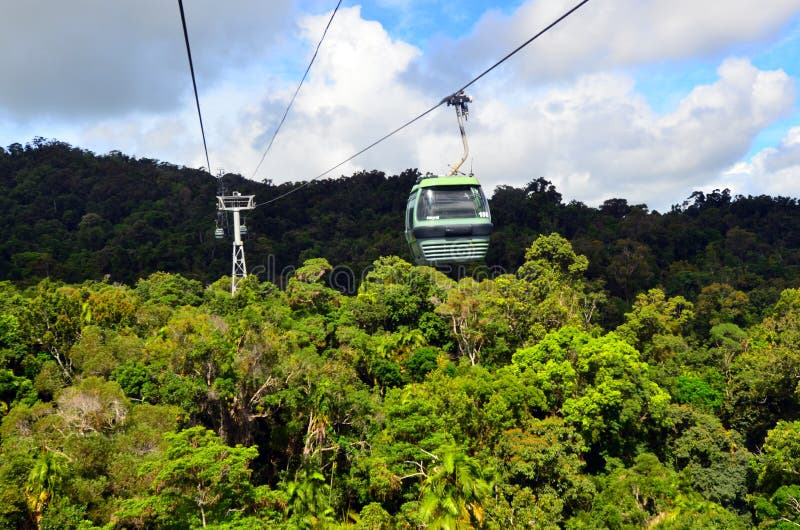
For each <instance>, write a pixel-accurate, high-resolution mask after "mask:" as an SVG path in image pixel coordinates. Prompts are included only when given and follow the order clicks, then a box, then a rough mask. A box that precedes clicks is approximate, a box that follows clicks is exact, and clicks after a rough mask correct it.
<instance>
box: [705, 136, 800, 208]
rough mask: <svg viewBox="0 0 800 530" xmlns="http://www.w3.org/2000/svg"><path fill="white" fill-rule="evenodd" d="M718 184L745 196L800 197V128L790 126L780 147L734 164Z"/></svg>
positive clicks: (769, 148) (718, 186) (762, 151)
mask: <svg viewBox="0 0 800 530" xmlns="http://www.w3.org/2000/svg"><path fill="white" fill-rule="evenodd" d="M716 187H717V188H723V187H728V188H731V191H733V192H734V193H735V194H741V195H759V194H762V193H765V194H768V195H773V196H783V197H786V196H789V197H797V196H800V127H794V128H792V129H790V130H789V131H788V132H787V134H786V136H785V137H784V139H783V141H782V142H781V145H780V146H778V147H768V148H766V149H763V150H761V151H759V152H758V153H757V154H756V155H755V156H753V157H752V159H751V160H750V161H749V162H739V163H737V164H734V165H733V166H732V167H731V168H730V169H729V170H728V171H726V172H725V173H724V174H723V175H722V177H721V179H720V183H719V185H717V186H716Z"/></svg>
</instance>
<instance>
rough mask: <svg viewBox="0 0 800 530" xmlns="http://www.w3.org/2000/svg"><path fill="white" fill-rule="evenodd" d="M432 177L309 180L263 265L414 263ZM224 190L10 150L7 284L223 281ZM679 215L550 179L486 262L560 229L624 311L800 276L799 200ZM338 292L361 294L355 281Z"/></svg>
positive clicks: (501, 229)
mask: <svg viewBox="0 0 800 530" xmlns="http://www.w3.org/2000/svg"><path fill="white" fill-rule="evenodd" d="M418 175H419V173H418V171H416V170H414V169H409V170H407V171H405V172H403V173H402V174H400V175H393V176H386V175H385V174H384V173H382V172H380V171H367V172H359V173H356V174H354V175H352V176H350V177H348V178H339V179H325V180H320V181H315V182H311V183H309V184H308V185H307V186H305V187H303V188H301V189H299V190H298V191H296V192H295V193H292V194H291V195H289V196H287V197H285V198H283V199H281V200H279V201H276V202H274V203H271V204H269V205H267V206H264V207H261V208H258V209H257V210H255V211H254V212H252V213H251V214H250V215H249V216H248V217H247V225H248V228H249V235H248V236H247V240H246V247H245V248H246V256H247V262H248V268H249V270H250V271H253V272H256V273H258V274H259V275H260V277H261V278H262V280H264V279H266V280H273V281H277V280H278V279H279V277H280V273H281V271H286V270H289V269H288V268H290V267H297V266H300V265H301V264H302V262H303V261H304V260H306V259H308V258H313V257H324V258H327V259H328V261H329V262H330V263H331V264H333V265H334V266H335V267H338V268H339V269H338V270H340V271H343V272H347V271H352V273H353V276H354V277H355V279H356V281H357V280H358V277H359V276H360V275H361V274H362V272H363V271H364V270H365V268H366V267H368V266H369V265H370V264H371V263H372V262H373V261H374V260H375V259H377V258H378V257H380V256H386V255H399V256H400V257H402V258H404V259H410V255H409V253H408V250H407V248H406V245H405V241H404V239H403V234H402V230H403V209H404V208H405V202H406V197H407V192H408V191H409V189H410V188H411V186H412V184H413V182H414V180H415V179H416V177H417V176H418ZM223 180H224V182H225V184H226V186H227V188H228V190H231V191H232V190H237V191H239V192H241V193H243V194H255V195H256V200H257V201H266V200H269V199H271V198H273V197H277V196H278V195H280V194H282V193H284V192H286V191H289V190H290V189H293V188H294V187H295V186H297V184H299V183H286V184H281V185H273V184H272V183H270V182H264V183H259V182H254V181H249V180H246V179H244V178H242V177H241V176H238V175H232V174H229V175H226V176H225V177H224V179H223ZM216 192H217V181H216V179H215V178H213V177H211V176H210V175H208V174H207V173H205V172H203V171H200V170H197V169H191V168H185V167H179V166H175V165H172V164H169V163H166V162H160V161H157V160H152V159H146V158H142V159H136V158H132V157H129V156H126V155H124V154H122V153H119V152H112V153H110V154H107V155H96V154H94V153H92V152H89V151H86V150H83V149H80V148H77V147H73V146H70V145H68V144H66V143H63V142H59V141H54V140H43V139H36V140H34V141H33V142H32V143H30V144H27V145H24V146H23V145H21V144H12V145H10V146H8V147H7V148H5V149H3V148H0V222H1V223H2V227H3V236H2V238H0V276H1V277H2V279H9V280H14V281H22V282H29V281H35V280H36V279H38V278H41V277H44V276H50V277H53V278H57V279H63V280H65V281H68V282H80V281H82V280H85V279H102V278H104V277H108V278H109V279H110V280H111V281H119V282H123V283H128V284H131V283H134V282H135V281H136V280H137V279H138V278H141V277H143V276H146V275H148V274H150V273H152V272H154V271H159V270H161V271H167V272H179V273H181V274H183V275H185V276H187V277H190V278H194V279H199V280H202V281H204V282H212V281H214V280H216V279H218V278H219V277H220V276H222V275H225V274H230V241H229V240H227V239H226V240H221V241H220V240H216V239H214V237H213V229H214V219H215V215H216V211H215V198H214V197H215V195H216ZM687 195H688V196H689V198H688V200H687V202H686V203H685V204H682V205H676V206H674V207H673V208H672V210H671V211H670V212H665V213H659V212H651V211H650V210H649V209H648V208H647V206H646V205H631V204H628V202H627V201H626V200H625V199H611V200H608V201H606V202H605V203H604V204H603V205H601V206H600V207H599V208H591V207H588V206H586V205H584V204H582V203H579V202H570V203H568V204H565V203H564V202H563V201H562V197H561V195H560V194H559V193H558V192H557V190H556V189H555V188H554V186H553V185H552V184H551V183H549V182H547V181H546V180H544V179H535V180H532V181H531V183H530V184H528V185H527V186H525V187H522V188H516V187H511V186H501V187H499V188H498V189H497V190H496V191H495V193H494V195H493V197H492V198H491V201H490V203H491V208H492V215H493V220H494V222H495V226H496V230H495V233H494V234H493V236H492V246H491V250H490V253H489V255H488V256H487V260H486V264H487V265H489V266H494V267H495V270H497V271H503V270H505V271H510V272H513V271H515V270H516V268H517V267H518V266H519V265H520V264H521V263H522V262H523V260H524V251H525V249H526V248H527V247H528V246H529V245H530V243H531V241H533V239H534V238H535V237H536V236H537V235H538V234H542V233H549V232H558V233H560V234H562V235H563V236H565V237H567V238H568V239H569V240H570V241H571V242H572V243H573V246H574V248H575V249H576V251H578V252H580V253H583V254H585V255H586V256H587V257H588V258H589V262H590V266H589V275H590V277H591V278H593V279H595V280H602V281H603V282H604V285H605V288H606V289H607V290H608V292H609V294H610V296H611V298H612V299H616V300H617V301H618V303H619V305H620V308H621V309H620V311H621V310H623V309H622V308H623V307H624V306H626V305H627V303H629V302H630V301H631V300H632V299H633V297H634V296H635V294H636V293H638V292H641V291H643V290H646V289H647V288H650V287H653V286H662V287H664V289H665V290H666V291H667V292H668V293H678V292H680V293H681V294H683V295H685V296H686V295H688V296H692V295H696V294H698V293H699V292H700V290H701V289H702V288H703V287H704V286H707V285H710V284H712V283H714V282H717V283H725V284H729V285H731V286H733V287H735V288H736V289H739V290H742V291H745V292H748V293H751V298H752V297H753V294H755V295H756V297H755V299H756V300H759V299H760V298H759V297H761V298H763V304H764V305H766V304H768V303H771V302H772V301H774V300H775V299H776V297H777V293H778V292H779V291H780V289H782V288H783V287H785V286H792V285H798V283H800V282H798V280H799V279H800V268H799V266H800V206H799V205H798V202H797V200H796V199H791V198H785V197H768V196H758V197H741V196H736V197H732V196H731V195H730V193H729V192H728V191H727V190H723V191H714V192H713V193H711V194H703V193H701V192H694V193H691V194H690V195H689V194H688V193H687ZM339 278H340V281H341V282H342V283H341V285H339V287H341V288H343V289H345V290H346V288H352V286H353V285H352V280H347V281H345V280H344V278H345V276H344V275H341V276H340V277H339Z"/></svg>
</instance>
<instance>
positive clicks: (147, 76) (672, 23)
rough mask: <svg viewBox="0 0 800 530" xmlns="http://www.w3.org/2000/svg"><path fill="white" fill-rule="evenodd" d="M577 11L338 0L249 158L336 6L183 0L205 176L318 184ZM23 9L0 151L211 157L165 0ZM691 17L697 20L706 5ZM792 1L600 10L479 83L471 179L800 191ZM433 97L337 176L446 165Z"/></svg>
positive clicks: (41, 2) (680, 193) (535, 0)
mask: <svg viewBox="0 0 800 530" xmlns="http://www.w3.org/2000/svg"><path fill="white" fill-rule="evenodd" d="M576 1H577V0H515V1H504V2H502V1H501V2H478V1H449V0H446V1H440V2H430V1H421V0H374V1H371V2H360V3H359V2H355V1H350V0H345V1H343V2H342V7H341V9H340V11H339V13H338V14H337V16H336V18H335V19H334V22H333V24H332V26H331V29H330V31H329V34H328V36H327V38H326V41H325V43H324V44H323V46H322V48H321V49H320V53H319V56H318V58H317V61H316V63H315V65H314V68H313V69H312V71H311V74H310V76H309V78H308V81H307V83H306V85H305V86H304V87H303V89H302V90H301V92H300V94H299V96H298V99H297V101H296V102H295V106H294V108H293V110H292V112H291V113H290V115H289V117H288V119H287V121H286V123H285V124H284V126H283V129H282V131H281V133H280V135H279V136H278V138H277V140H276V142H275V144H274V145H273V148H272V151H271V152H270V155H269V157H268V158H267V159H266V160H265V162H264V164H263V165H262V166H261V168H260V169H259V171H258V172H257V173H256V172H254V168H255V167H256V164H257V162H258V160H259V158H260V156H261V154H262V153H263V150H264V148H265V146H266V142H267V141H268V139H269V137H270V136H271V134H272V132H273V131H274V128H275V126H276V125H277V122H278V120H279V119H280V116H281V115H282V114H283V110H284V109H285V106H286V104H287V102H288V99H289V98H290V96H291V94H292V93H293V92H294V89H295V87H296V84H297V82H298V81H299V78H300V76H301V75H302V72H303V71H304V70H305V67H306V65H307V63H308V60H309V59H310V57H311V54H312V53H313V50H314V47H315V46H316V44H317V41H318V40H319V37H320V35H321V33H322V29H323V28H324V26H325V24H326V23H327V21H328V18H329V16H330V13H331V10H332V9H333V7H334V6H335V5H336V1H334V0H271V1H270V2H263V1H260V0H229V1H228V2H225V3H220V2H214V1H213V0H185V1H184V5H185V9H186V14H187V20H188V23H189V32H190V37H191V39H192V51H193V54H194V59H195V69H196V72H197V78H198V85H199V90H200V97H201V105H202V107H203V112H204V121H205V122H206V129H207V131H206V132H207V138H208V141H209V154H210V157H211V165H212V170H214V171H215V170H216V169H218V168H224V169H226V170H228V171H234V172H238V173H241V174H242V175H244V176H246V177H248V178H251V177H252V178H255V179H257V180H260V179H262V178H270V179H272V180H273V181H276V182H281V181H285V180H303V179H308V178H311V177H313V176H316V175H318V174H319V173H320V172H322V171H324V170H325V169H327V168H329V167H331V166H333V165H334V164H336V163H338V162H340V161H341V160H344V159H345V158H347V157H349V156H350V155H352V154H353V153H355V152H356V151H358V150H360V149H361V148H362V147H364V146H365V145H368V144H369V143H371V142H372V141H374V140H376V139H377V138H379V137H381V136H383V135H384V134H386V133H387V132H389V131H390V130H392V129H394V128H395V127H397V126H398V125H400V124H402V123H404V122H405V121H407V120H408V119H410V118H412V117H414V116H416V115H417V114H419V113H420V112H422V111H424V110H426V109H427V108H429V107H430V106H431V105H432V104H434V103H436V102H437V101H438V100H439V99H440V98H441V97H442V96H444V95H446V94H447V93H449V92H450V91H451V90H454V89H455V88H457V87H459V86H461V85H462V84H463V83H465V82H466V81H468V80H470V79H472V77H474V76H475V75H476V74H478V73H479V72H481V71H483V70H484V69H485V68H486V67H488V66H489V65H491V64H492V63H493V62H494V61H496V60H497V59H499V58H500V57H502V56H503V55H504V54H505V53H507V52H509V51H510V50H511V49H513V48H514V47H515V46H516V45H518V44H519V43H521V42H523V41H524V40H525V39H527V38H528V37H530V36H531V35H533V34H534V33H536V32H537V31H538V30H539V29H541V28H542V27H544V26H545V25H547V24H548V23H549V22H550V21H551V20H553V19H554V18H556V17H557V16H558V15H559V14H561V13H562V12H564V11H566V10H567V9H568V8H569V7H571V6H572V5H574V4H575V3H576ZM174 4H175V5H173V3H172V2H164V1H163V0H138V1H137V2H132V1H127V2H126V1H122V2H114V3H108V2H105V1H103V0H76V1H75V2H72V3H70V4H69V5H66V4H63V5H62V4H53V3H52V2H49V1H48V0H28V1H27V2H19V3H16V4H10V5H8V6H6V9H5V13H4V17H3V19H2V20H0V47H2V48H3V49H6V50H14V52H12V53H5V54H3V55H2V56H0V69H2V71H3V72H5V73H6V75H4V76H3V77H2V78H0V145H9V144H10V143H13V142H20V143H25V142H28V141H30V140H32V139H33V138H34V137H36V136H43V137H45V138H57V139H59V140H62V141H67V142H69V143H71V144H73V145H76V146H79V147H83V148H86V149H90V150H92V151H94V152H98V153H105V152H108V151H110V150H120V151H122V152H125V153H127V154H130V155H132V156H138V157H148V158H157V159H160V160H164V161H167V162H171V163H175V164H179V165H188V166H194V167H198V166H201V165H204V164H205V161H204V156H203V154H202V145H201V143H200V134H199V127H198V125H197V116H196V113H195V109H194V101H193V97H192V91H191V82H190V79H189V75H188V66H187V63H186V57H185V50H184V49H183V41H182V34H181V29H180V19H179V15H178V10H177V3H174ZM700 5H702V9H699V8H698V6H700ZM798 81H800V0H770V2H763V1H761V0H705V1H704V2H702V3H698V2H696V1H695V0H603V1H600V0H591V1H590V2H588V3H587V4H586V5H585V6H584V7H582V8H581V9H580V10H579V11H578V12H576V13H575V14H574V15H573V16H572V17H570V18H569V19H567V20H566V21H564V22H563V23H562V24H560V25H559V26H557V27H556V28H554V29H553V30H552V31H551V32H549V33H548V34H547V35H545V36H544V37H542V38H541V39H540V40H538V41H536V42H534V43H533V44H532V45H531V46H529V47H528V48H526V49H525V50H523V51H522V52H521V53H519V54H518V55H516V56H515V57H513V58H512V59H510V60H509V61H508V62H507V63H506V64H504V65H503V66H502V67H501V68H499V69H498V70H496V71H494V72H492V73H491V74H490V75H489V76H487V77H486V78H484V79H482V80H481V81H479V82H478V83H476V84H475V85H474V86H473V87H471V89H470V93H471V95H472V96H473V97H474V98H475V102H474V103H473V105H472V109H471V111H472V112H471V118H470V121H469V122H468V125H467V130H468V135H469V140H470V157H469V160H468V167H471V168H472V169H473V170H474V171H475V173H476V175H477V176H478V177H479V178H481V180H482V182H484V184H485V186H486V187H487V189H488V191H489V193H491V191H492V190H493V189H494V187H495V186H498V185H513V186H523V185H525V183H527V182H528V181H530V180H532V179H534V178H538V177H544V178H546V179H548V180H550V181H551V182H553V183H554V184H555V185H556V187H557V189H558V190H559V191H560V192H561V193H562V195H563V196H564V199H565V200H567V201H569V200H580V201H583V202H586V203H587V204H589V205H593V206H595V205H598V204H600V203H601V202H602V201H603V200H606V199H609V198H614V197H615V198H626V199H628V200H629V201H631V202H636V203H646V204H648V205H649V206H650V207H651V208H654V209H658V210H660V211H664V210H666V209H668V208H669V207H670V205H672V204H679V203H680V202H681V201H683V200H684V199H685V198H686V197H688V196H689V195H690V194H691V193H692V191H694V190H704V191H711V190H712V189H715V188H730V189H731V190H732V192H733V193H741V194H744V195H749V194H761V193H766V194H771V195H789V196H794V197H800V103H798V101H800V96H798V94H800V83H798ZM460 155H461V145H460V140H459V137H458V133H457V126H456V124H455V118H454V116H453V114H452V109H447V108H445V107H442V108H440V109H438V110H437V111H436V112H434V113H432V114H431V115H430V116H429V117H427V118H426V119H424V120H421V121H420V122H417V123H415V124H414V125H413V126H412V127H410V128H409V129H407V130H404V131H402V132H401V133H399V134H397V135H396V136H394V137H392V138H391V139H389V140H387V141H386V142H383V143H382V144H381V145H380V146H378V147H376V148H375V149H372V150H370V151H368V152H367V153H365V154H364V155H363V156H361V157H359V158H357V159H355V160H353V161H352V162H350V163H348V164H345V165H344V166H342V167H341V168H339V169H338V170H337V171H336V172H335V173H334V174H332V175H331V176H332V177H337V176H339V175H348V174H352V172H354V171H356V170H359V169H380V170H384V171H386V172H387V173H394V172H399V171H402V170H403V169H406V168H409V167H416V168H418V169H420V170H421V171H431V172H435V173H438V172H445V171H447V170H448V167H449V166H450V165H451V164H453V163H454V162H455V161H457V160H458V159H459V158H460Z"/></svg>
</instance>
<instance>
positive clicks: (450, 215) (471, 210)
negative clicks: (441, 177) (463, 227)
mask: <svg viewBox="0 0 800 530" xmlns="http://www.w3.org/2000/svg"><path fill="white" fill-rule="evenodd" d="M421 193H422V195H421V196H420V199H419V205H418V206H417V220H418V221H435V220H438V219H471V218H474V217H487V218H488V217H489V207H488V205H487V204H486V197H484V195H483V191H482V190H481V188H480V187H478V186H463V187H462V186H459V187H456V186H441V187H430V188H425V189H423V190H421Z"/></svg>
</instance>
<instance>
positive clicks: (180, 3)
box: [178, 0, 211, 174]
mask: <svg viewBox="0 0 800 530" xmlns="http://www.w3.org/2000/svg"><path fill="white" fill-rule="evenodd" d="M178 8H179V9H180V11H181V25H182V26H183V38H184V40H185V41H186V55H187V56H188V57H189V71H190V72H191V73H192V86H193V87H194V101H195V103H196V104H197V117H198V118H200V134H201V135H202V136H203V150H204V151H205V153H206V168H207V170H208V173H209V174H211V162H209V159H208V144H207V143H206V130H205V128H204V127H203V113H202V112H200V97H199V96H198V95H197V81H196V80H195V76H194V64H193V62H192V49H191V47H190V46H189V31H188V30H187V29H186V15H184V13H183V0H178Z"/></svg>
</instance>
